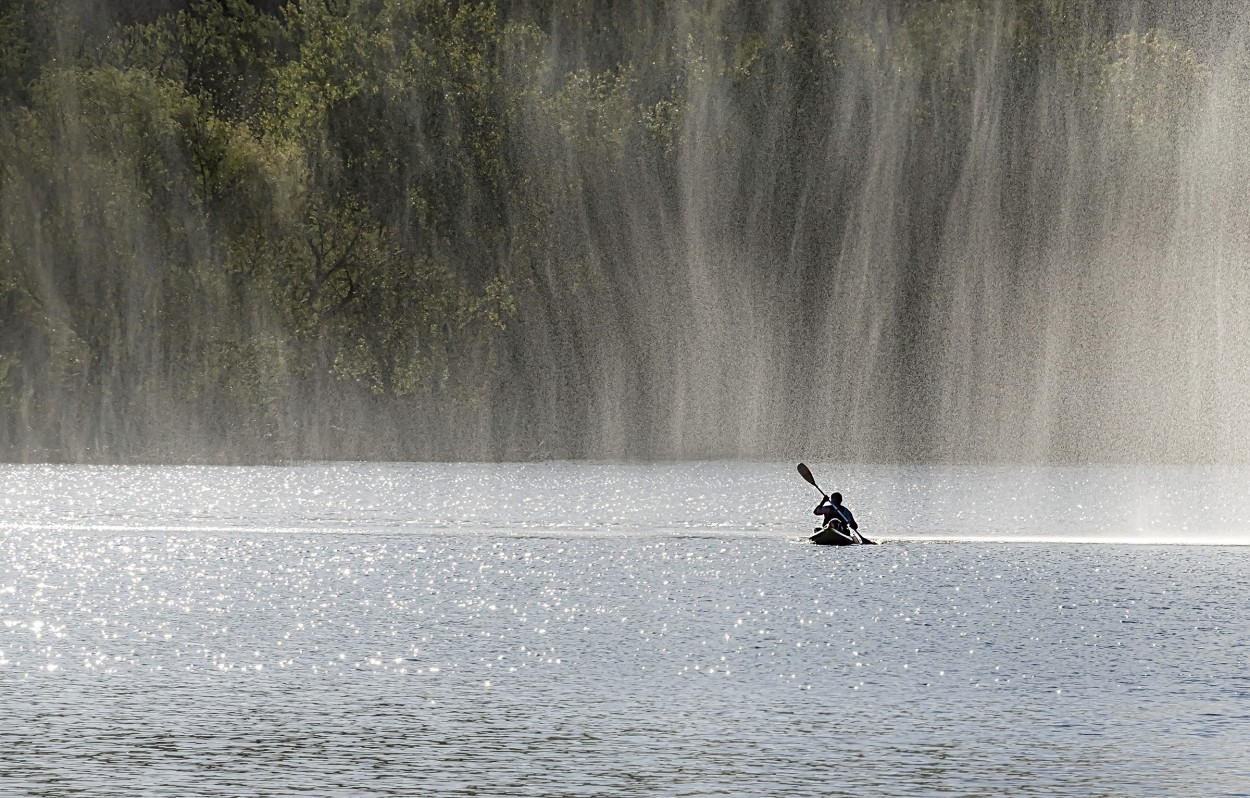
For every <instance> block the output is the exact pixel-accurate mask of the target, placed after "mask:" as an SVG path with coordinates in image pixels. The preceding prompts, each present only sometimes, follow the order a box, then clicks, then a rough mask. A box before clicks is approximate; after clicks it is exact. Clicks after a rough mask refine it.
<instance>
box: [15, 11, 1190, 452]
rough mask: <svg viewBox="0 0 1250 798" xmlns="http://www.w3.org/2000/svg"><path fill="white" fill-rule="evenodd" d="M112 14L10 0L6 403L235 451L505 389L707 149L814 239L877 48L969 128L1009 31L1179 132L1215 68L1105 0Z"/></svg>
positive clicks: (904, 79) (594, 312) (1104, 96)
mask: <svg viewBox="0 0 1250 798" xmlns="http://www.w3.org/2000/svg"><path fill="white" fill-rule="evenodd" d="M106 5H107V4H106ZM156 7H157V8H160V7H161V6H160V4H157V6H156ZM82 20H83V18H82V17H80V16H76V15H74V14H72V13H70V12H69V11H67V10H66V9H65V8H64V7H62V5H61V4H55V3H49V2H47V0H15V1H14V2H9V3H5V4H3V5H2V6H0V112H3V113H2V114H0V232H2V233H3V237H2V238H0V307H3V308H4V309H5V310H6V311H7V312H6V315H5V318H4V319H3V320H0V329H3V331H4V333H5V335H4V339H3V341H0V407H3V408H5V411H6V412H16V411H15V410H14V408H16V407H17V406H18V405H19V404H21V405H22V406H23V407H25V408H27V409H26V410H23V412H24V413H27V414H28V416H29V417H28V418H27V421H29V425H28V426H30V427H31V428H32V429H36V430H37V433H33V434H37V435H38V436H42V437H41V438H40V440H41V441H43V444H44V445H46V446H49V447H51V448H57V447H61V449H63V450H65V451H70V450H73V447H74V446H75V440H74V439H73V434H74V433H72V432H66V431H64V430H65V429H71V428H74V427H78V428H81V429H82V430H86V431H87V432H83V433H82V435H83V436H85V437H88V438H91V439H92V440H93V441H99V442H100V443H98V444H96V443H92V446H97V445H98V446H104V445H105V444H106V443H107V444H109V445H112V446H114V447H115V448H114V449H113V450H112V452H113V454H111V455H101V454H99V452H101V451H103V450H102V449H99V448H95V449H92V451H93V452H95V453H96V455H93V456H100V457H109V456H112V457H123V456H130V457H141V456H144V454H145V452H151V451H156V449H154V448H152V447H153V446H156V443H155V441H158V440H159V439H160V437H161V436H162V435H168V434H170V431H169V430H168V429H167V428H166V427H162V426H159V425H158V424H157V421H158V420H159V419H164V418H168V417H181V418H211V419H215V420H216V421H215V422H213V423H210V422H204V423H202V424H199V425H198V426H197V425H196V424H188V425H187V428H186V429H180V430H177V431H176V434H186V435H188V436H195V435H199V436H201V437H200V438H199V439H198V441H197V442H196V443H197V445H199V446H200V447H201V448H203V449H204V450H211V451H217V449H214V448H213V447H219V448H220V447H225V449H222V450H226V449H228V448H229V447H228V446H227V445H226V444H224V443H222V441H229V442H230V444H229V445H230V446H236V447H242V448H243V449H247V447H248V446H250V445H252V442H251V441H250V440H249V439H250V438H257V437H264V436H270V437H271V438H272V437H276V438H280V439H283V440H296V439H298V435H299V432H298V429H297V428H298V425H299V423H300V422H301V419H300V417H299V413H298V412H296V411H294V410H292V408H293V407H299V401H298V397H299V396H301V395H304V394H311V393H317V392H330V393H333V395H334V396H336V397H339V398H342V397H349V398H351V397H355V399H356V400H358V401H361V402H365V401H375V400H376V401H379V402H383V403H389V404H385V405H384V406H385V407H387V408H389V409H388V410H387V411H386V412H396V413H399V412H401V411H404V410H405V409H410V408H411V407H413V406H415V405H414V404H413V403H416V402H419V401H425V400H430V401H434V400H433V399H431V397H437V396H454V397H455V400H454V401H455V402H456V403H459V405H458V406H463V407H467V406H472V407H475V408H478V409H483V408H485V410H483V411H482V412H483V414H484V415H488V414H489V409H490V403H491V401H492V399H491V396H490V395H489V391H491V390H495V389H496V388H492V380H495V381H496V382H497V383H498V384H499V385H501V386H510V385H513V384H515V382H516V377H517V375H518V374H520V375H525V366H524V363H523V361H524V353H525V351H526V347H527V346H529V345H530V344H531V343H532V342H533V341H534V340H535V339H536V338H537V339H543V335H544V334H545V332H544V333H542V334H540V333H535V332H534V328H533V327H532V326H531V327H530V328H529V330H528V331H526V329H525V323H526V322H527V320H531V319H532V318H534V317H535V316H540V317H543V318H550V319H559V320H560V322H559V323H561V324H563V323H566V322H567V321H568V320H569V319H574V320H575V321H573V322H568V323H569V324H571V325H573V329H572V332H567V331H561V332H560V333H559V334H553V337H555V338H558V337H559V336H560V335H566V336H567V338H568V339H575V340H576V342H578V344H580V342H581V341H583V340H584V339H585V338H587V337H589V336H590V333H589V332H588V329H590V328H591V326H592V324H593V322H590V321H587V320H588V319H590V320H598V319H599V318H600V317H601V316H606V315H609V314H610V312H611V309H612V307H613V305H614V303H616V302H617V301H618V297H616V296H614V295H613V293H612V292H613V291H614V290H622V291H625V290H635V291H642V290H645V286H644V287H642V288H639V287H638V285H637V284H638V283H643V282H645V279H644V278H640V277H639V276H638V275H637V274H636V273H634V272H633V271H631V270H636V267H637V264H636V263H635V262H633V261H631V260H630V259H629V257H628V256H627V253H626V252H625V249H626V242H627V237H626V235H625V233H624V232H623V230H622V228H623V227H624V226H625V225H624V222H623V221H622V220H623V219H625V218H626V217H627V216H629V215H630V214H632V213H637V214H638V215H640V216H647V217H648V218H649V219H650V220H652V221H653V222H654V224H655V227H654V228H646V229H648V230H653V231H654V230H659V229H662V228H664V225H671V226H672V227H673V228H681V227H682V226H683V225H686V224H688V223H689V222H690V220H689V218H687V217H686V216H684V214H687V213H690V210H689V208H687V207H686V206H685V205H683V204H682V202H683V200H682V199H681V198H682V197H683V192H690V191H696V190H702V188H703V187H702V186H693V187H692V186H691V185H690V183H688V182H683V181H684V180H688V179H689V178H688V177H685V176H684V175H685V174H686V173H684V172H683V170H690V169H691V168H692V166H691V164H692V163H693V162H694V161H693V160H692V159H695V158H696V157H703V158H706V159H707V161H708V163H710V164H711V165H712V166H713V167H715V169H718V170H720V171H721V172H723V174H722V175H721V177H722V178H723V179H725V180H726V181H731V180H737V179H740V180H743V181H748V180H756V181H759V182H760V183H769V181H775V184H770V185H771V186H773V187H766V188H763V189H760V191H759V193H760V195H761V196H763V195H767V196H768V197H769V199H770V202H771V203H772V204H771V205H769V206H768V207H769V208H772V209H774V210H773V215H772V216H771V217H770V216H768V214H767V213H764V212H763V211H761V207H760V206H758V205H757V206H752V207H750V208H744V207H741V206H735V205H733V203H732V202H730V201H729V199H725V198H723V197H713V198H711V199H709V200H708V201H709V202H712V201H713V200H715V201H718V202H720V203H721V204H719V205H715V206H714V207H715V211H709V213H713V212H723V213H724V214H725V215H726V220H725V221H724V227H725V229H726V230H728V237H729V238H731V239H732V238H733V236H734V235H736V234H737V232H738V231H737V228H739V227H743V228H745V227H746V224H745V222H746V221H747V220H749V221H750V224H751V225H754V226H753V227H751V228H750V230H751V234H752V235H753V236H754V239H753V240H758V241H764V242H794V241H797V240H798V236H797V233H796V231H795V229H794V225H795V224H796V223H795V222H794V219H795V218H796V216H797V215H798V213H799V210H798V209H796V206H797V205H798V204H799V203H800V201H802V202H806V201H807V199H808V198H806V197H802V198H800V194H801V193H802V192H800V191H798V190H795V188H794V187H795V186H800V185H801V186H808V185H809V182H808V181H809V177H810V176H809V175H808V174H807V172H808V170H809V164H808V158H809V157H810V155H811V153H812V152H822V153H823V152H824V151H825V149H826V148H827V146H828V138H829V136H830V135H831V134H830V131H831V130H832V129H834V128H835V127H836V126H837V125H838V124H843V125H845V124H846V122H845V120H835V119H832V118H831V117H830V110H829V109H830V108H831V107H833V106H834V105H835V100H836V99H837V98H838V97H839V96H840V93H841V92H849V91H854V90H858V89H861V88H862V86H861V84H859V83H856V82H855V81H858V80H861V79H864V80H865V81H866V83H867V84H868V85H869V88H870V89H871V88H872V87H873V85H877V84H879V87H888V86H897V85H904V84H906V85H907V86H911V87H914V88H915V92H914V96H916V97H919V98H921V99H920V100H918V101H917V102H916V105H915V107H914V108H911V109H909V110H910V112H912V113H915V114H916V115H917V116H919V117H920V123H921V127H920V128H919V130H920V134H921V136H922V137H924V138H923V142H924V143H925V144H927V145H928V146H940V145H941V144H942V142H943V141H961V140H963V139H966V138H967V133H968V129H969V126H970V125H971V124H972V122H970V121H969V120H970V117H971V115H972V113H973V111H972V109H973V106H974V104H975V103H974V100H975V98H974V97H973V92H974V90H975V89H976V87H977V86H978V85H980V84H978V82H977V80H976V76H977V75H978V74H980V73H981V72H984V71H985V70H986V69H987V64H989V63H990V59H999V61H995V62H994V63H995V64H996V65H997V64H998V63H999V62H1000V61H1001V62H1002V63H1004V64H1006V66H1005V67H1003V68H1004V69H1005V70H1007V71H1008V72H1009V73H1010V74H1011V75H1012V80H1013V81H1014V85H1017V86H1019V87H1023V88H1022V89H1021V95H1022V96H1027V91H1025V89H1027V88H1028V87H1029V86H1030V85H1032V84H1031V83H1030V81H1033V82H1037V81H1042V80H1066V81H1069V82H1070V83H1071V84H1072V86H1073V93H1074V94H1076V95H1078V96H1079V97H1080V100H1081V102H1083V103H1085V105H1084V106H1082V108H1083V109H1084V110H1082V113H1084V114H1086V115H1087V116H1086V117H1085V119H1086V120H1087V121H1086V124H1088V125H1090V126H1091V127H1092V125H1093V124H1094V121H1091V120H1097V121H1100V120H1101V119H1102V117H1099V116H1097V114H1100V113H1102V112H1104V111H1106V110H1107V109H1109V108H1112V107H1114V109H1115V113H1116V114H1117V115H1116V116H1115V119H1117V120H1119V122H1120V123H1121V124H1122V125H1123V126H1124V127H1125V130H1126V131H1127V132H1126V133H1125V135H1138V136H1150V135H1156V136H1158V138H1159V140H1160V141H1166V140H1168V139H1169V137H1175V136H1176V135H1178V133H1177V130H1178V127H1177V126H1178V124H1180V123H1179V122H1177V119H1178V118H1179V115H1178V114H1176V113H1170V114H1168V115H1167V116H1166V118H1164V116H1163V115H1160V114H1159V113H1158V111H1157V109H1159V108H1169V109H1176V108H1183V107H1184V105H1185V103H1186V102H1187V101H1188V99H1187V98H1192V97H1193V96H1195V94H1196V93H1197V92H1198V91H1199V89H1200V87H1201V85H1202V83H1203V81H1205V80H1206V75H1205V68H1204V66H1203V64H1202V63H1201V62H1200V60H1199V59H1198V57H1197V56H1196V55H1195V53H1194V51H1193V50H1192V49H1191V48H1189V47H1188V46H1187V45H1185V44H1184V43H1182V42H1181V41H1179V40H1177V39H1174V38H1171V37H1169V35H1168V34H1167V33H1166V32H1164V31H1160V30H1149V31H1147V32H1145V33H1139V32H1131V33H1124V32H1115V31H1113V30H1112V29H1111V27H1110V25H1109V23H1108V22H1107V21H1106V19H1105V18H1104V17H1103V16H1101V15H1100V13H1099V12H1098V11H1097V9H1096V7H1094V6H1092V5H1091V4H1089V3H1083V2H1077V1H1076V0H1033V1H1031V2H1019V3H1016V4H1014V5H1009V4H1000V3H992V2H979V1H978V0H941V2H916V3H903V4H899V5H897V6H889V7H886V6H881V5H879V4H874V3H871V2H862V3H850V4H842V5H839V4H821V3H815V2H796V3H788V4H784V5H782V6H770V5H768V4H760V3H754V2H748V1H747V0H726V2H721V3H713V4H710V5H708V6H706V7H704V6H700V7H698V8H695V7H692V6H688V5H683V4H667V3H642V4H636V5H633V6H621V5H619V4H613V3H608V2H606V0H603V1H602V2H599V1H597V0H579V2H577V3H572V4H559V3H554V4H551V3H539V2H533V3H517V4H496V3H494V2H489V0H482V1H480V2H446V0H318V1H317V2H288V3H286V4H283V5H282V6H281V7H280V9H279V10H277V11H276V12H273V13H271V12H270V11H268V10H266V8H265V6H264V4H258V3H253V2H248V1H247V0H193V2H190V3H173V2H170V3H169V4H168V9H167V11H166V12H165V13H161V14H157V15H156V16H155V17H149V18H147V19H146V20H144V21H139V22H134V23H130V24H124V25H120V26H115V27H109V26H105V27H100V28H98V29H97V28H93V27H91V26H90V25H87V24H85V23H84V22H83V21H82ZM874 81H875V84H873V82H874ZM855 121H858V120H855ZM860 133H861V131H859V130H856V131H852V134H853V135H859V134H860ZM943 137H946V138H945V139H943ZM735 142H737V143H738V144H739V145H740V144H741V142H752V143H756V144H758V149H759V150H760V152H758V153H756V152H745V153H744V152H741V151H740V150H741V147H740V146H739V147H738V151H735ZM757 155H758V158H759V160H758V163H757V161H756V160H755V159H756V156H757ZM735 158H736V159H737V160H734V159H735ZM845 168H846V172H845V174H841V175H839V176H837V178H836V179H833V178H831V180H830V181H829V182H831V183H834V184H835V185H833V186H832V188H828V189H826V190H828V191H829V192H831V193H833V194H836V192H838V191H840V190H842V189H841V188H840V187H839V185H837V183H838V180H845V181H850V180H851V179H852V176H853V175H854V170H855V169H856V168H857V165H855V164H850V165H845ZM752 169H757V171H754V172H753V171H751V170H752ZM938 178H939V179H938V183H939V185H937V186H936V187H935V188H934V189H933V190H934V191H935V192H938V193H940V192H942V191H948V190H949V189H950V186H951V184H952V183H953V181H954V180H955V178H954V177H953V176H951V175H946V174H943V175H938ZM718 185H720V186H721V187H722V189H723V187H724V186H725V185H728V183H722V184H718ZM803 191H807V188H804V189H803ZM769 192H772V193H771V194H770V193H769ZM729 193H732V191H730V192H729ZM827 201H828V203H829V207H831V208H833V209H834V210H835V211H838V212H841V206H840V205H838V202H841V201H842V200H840V199H839V198H838V197H836V196H834V197H833V198H827ZM765 204H767V203H765ZM830 216H831V218H832V217H835V216H836V218H834V220H833V221H832V222H831V225H832V226H836V225H837V224H840V223H841V220H842V219H843V216H845V214H843V216H837V215H836V214H833V213H831V214H830ZM631 220H632V219H631ZM655 220H662V221H655ZM744 235H745V234H744ZM836 244H837V242H836V241H835V242H834V244H832V245H830V246H836ZM768 245H769V246H772V244H771V243H770V244H768ZM777 246H779V247H783V246H790V244H788V243H787V244H777ZM674 251H677V252H680V247H679V246H678V247H675V248H674ZM768 254H776V253H775V252H773V253H768ZM674 257H680V255H674ZM763 260H765V261H767V260H768V258H764V259H763ZM661 283H662V278H661ZM622 286H625V287H626V288H622ZM679 288H683V289H684V288H688V287H682V286H679ZM526 314H528V318H527V315H526ZM543 314H547V315H543ZM553 323H555V322H553ZM578 324H580V325H581V326H576V325H578ZM527 335H532V336H534V338H528V337H526V336H527ZM543 341H544V345H550V346H552V347H555V348H559V346H562V345H564V344H563V343H561V342H559V341H557V342H556V343H551V342H550V341H547V340H546V339H543ZM567 348H568V349H569V350H572V349H574V348H575V347H574V346H573V344H568V347H567ZM588 348H589V347H588ZM503 350H508V351H511V352H513V353H514V357H515V358H516V361H515V362H513V363H501V362H500V361H498V360H497V359H496V355H497V353H498V352H499V351H503ZM518 352H519V353H521V355H516V354H515V353H518ZM518 364H520V365H518ZM568 371H570V372H576V368H572V367H570V368H569V369H568ZM567 379H568V383H567V384H566V385H565V386H564V388H567V391H566V392H569V393H573V392H576V391H577V390H578V389H579V388H584V387H585V383H579V382H578V381H577V380H578V379H579V377H578V376H577V375H576V373H575V374H574V376H572V377H568V378H567ZM466 386H467V387H466ZM498 390H499V391H500V392H501V395H502V396H503V401H511V398H510V397H508V396H507V391H508V390H509V388H507V387H503V388H498ZM70 392H73V395H74V396H75V397H76V399H77V400H78V404H77V405H75V407H74V409H73V410H68V409H66V406H63V405H61V404H58V402H57V400H56V398H55V397H57V396H58V395H64V394H68V393H70ZM301 392H303V394H301ZM318 395H321V394H318ZM23 397H24V398H23ZM32 397H33V398H32ZM19 399H21V401H19ZM344 401H346V400H344ZM395 408H399V409H398V410H396V409H395ZM75 414H77V415H75ZM4 434H5V433H3V432H0V450H4V451H7V452H10V453H11V452H13V451H14V450H15V449H16V448H17V447H20V446H21V445H22V441H21V440H18V439H17V438H14V437H9V438H4V437H3V436H4ZM79 443H80V449H79V451H80V453H81V451H83V449H82V448H81V447H86V445H87V444H85V443H82V442H81V441H80V442H79ZM124 446H130V447H131V448H130V449H125V450H123V449H122V448H118V447H124ZM6 447H7V448H6ZM145 447H147V448H145ZM295 447H296V448H295V450H296V451H305V450H300V449H299V448H298V444H295ZM161 451H163V450H161ZM249 451H250V450H249ZM227 453H228V452H227Z"/></svg>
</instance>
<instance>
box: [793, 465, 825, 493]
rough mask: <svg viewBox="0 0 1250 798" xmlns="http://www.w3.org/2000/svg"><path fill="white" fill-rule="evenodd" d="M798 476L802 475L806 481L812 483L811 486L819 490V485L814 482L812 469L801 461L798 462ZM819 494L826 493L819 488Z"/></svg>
mask: <svg viewBox="0 0 1250 798" xmlns="http://www.w3.org/2000/svg"><path fill="white" fill-rule="evenodd" d="M799 476H801V477H803V479H806V480H807V481H808V482H810V483H812V487H813V488H815V489H816V490H820V486H819V485H817V484H816V477H814V476H812V469H810V468H808V467H807V466H806V465H804V464H803V463H799ZM820 495H821V496H824V495H826V494H825V492H824V491H823V490H820Z"/></svg>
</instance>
